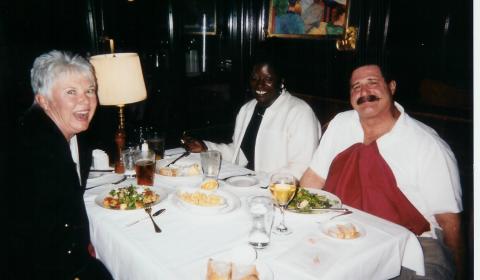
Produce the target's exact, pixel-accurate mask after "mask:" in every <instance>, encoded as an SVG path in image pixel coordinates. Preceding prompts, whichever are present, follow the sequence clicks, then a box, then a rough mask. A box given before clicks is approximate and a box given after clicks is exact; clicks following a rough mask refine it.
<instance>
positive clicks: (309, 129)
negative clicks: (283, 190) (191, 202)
mask: <svg viewBox="0 0 480 280" xmlns="http://www.w3.org/2000/svg"><path fill="white" fill-rule="evenodd" d="M256 104H257V100H256V99H253V100H251V101H249V102H247V103H246V104H245V105H243V106H242V108H241V109H240V112H239V113H238V115H237V119H236V122H235V131H234V133H233V138H232V141H233V142H232V143H230V144H221V143H220V144H217V143H213V142H209V141H205V144H206V145H207V147H208V149H209V150H218V151H220V152H221V153H222V157H223V160H226V161H230V162H232V163H235V164H238V165H241V166H245V165H246V164H247V163H248V161H247V158H246V157H245V155H244V154H243V152H242V151H241V149H240V145H241V144H242V139H243V136H244V134H245V130H246V129H247V126H248V124H249V122H250V119H251V117H252V114H253V110H254V108H255V105H256ZM321 133H322V132H321V126H320V122H319V121H318V119H317V117H316V116H315V113H314V112H313V110H312V109H311V108H310V106H309V105H308V104H307V103H306V102H305V101H303V100H301V99H299V98H297V97H295V96H292V95H291V94H290V93H288V92H287V91H283V92H282V93H281V94H280V96H279V97H278V98H277V99H276V100H275V102H274V103H273V104H272V105H271V106H270V107H268V108H267V110H266V111H265V114H264V116H263V120H262V123H261V124H260V127H259V129H258V133H257V139H256V144H255V171H256V172H265V173H269V174H271V173H273V172H277V171H289V172H291V173H292V174H293V175H295V176H296V177H297V179H300V177H301V176H302V174H303V172H305V170H306V169H307V167H308V165H309V163H310V160H311V158H312V156H313V153H314V152H315V150H316V148H317V146H318V143H319V139H320V136H321Z"/></svg>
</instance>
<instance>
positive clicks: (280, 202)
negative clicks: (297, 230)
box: [269, 172, 297, 235]
mask: <svg viewBox="0 0 480 280" xmlns="http://www.w3.org/2000/svg"><path fill="white" fill-rule="evenodd" d="M269 189H270V192H271V193H272V197H273V200H274V201H275V203H276V205H277V206H278V208H280V212H281V214H282V221H281V222H280V224H279V225H278V226H276V227H275V229H274V230H273V232H274V233H276V234H280V235H287V234H290V233H292V231H291V230H290V229H289V228H287V226H286V225H285V209H287V205H288V203H290V201H291V200H292V199H293V197H294V196H295V193H296V191H297V180H296V178H295V176H293V175H292V174H289V173H284V172H282V173H276V174H273V175H272V177H271V179H270V185H269Z"/></svg>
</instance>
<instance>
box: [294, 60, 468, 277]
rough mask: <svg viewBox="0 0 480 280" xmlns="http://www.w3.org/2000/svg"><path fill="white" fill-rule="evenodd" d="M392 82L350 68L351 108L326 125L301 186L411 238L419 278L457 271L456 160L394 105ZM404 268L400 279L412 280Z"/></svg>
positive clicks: (370, 68) (372, 69) (370, 70)
mask: <svg viewBox="0 0 480 280" xmlns="http://www.w3.org/2000/svg"><path fill="white" fill-rule="evenodd" d="M395 90H396V82H395V81H394V80H388V79H386V78H385V76H384V75H383V74H382V71H381V69H380V67H379V66H377V65H364V66H361V67H358V68H357V69H355V70H354V71H353V73H352V76H351V79H350V103H351V105H352V107H353V109H354V110H351V111H347V112H342V113H340V114H338V115H337V116H335V118H334V119H333V120H332V121H330V123H329V125H328V129H327V130H326V131H325V134H324V135H323V137H322V139H321V141H320V145H319V147H318V149H317V151H316V152H315V154H314V157H313V159H312V162H311V163H310V167H309V168H308V169H307V171H306V172H305V174H304V175H303V177H302V179H301V182H300V184H301V185H302V186H304V187H318V188H323V189H324V190H326V191H329V192H332V193H335V194H337V195H338V196H339V197H340V199H342V202H343V203H345V204H346V205H349V206H352V207H355V208H357V209H361V210H363V211H366V212H369V213H371V214H374V215H376V216H379V217H382V218H384V219H387V220H390V221H392V222H394V223H397V224H400V225H402V226H404V227H406V228H407V229H409V230H410V231H412V232H413V233H415V234H416V235H417V237H418V239H419V241H420V244H421V245H422V249H423V253H424V263H425V273H426V275H425V276H426V277H427V278H423V277H420V278H421V279H453V278H454V277H455V273H456V272H455V265H454V262H453V261H455V264H456V266H457V277H459V275H460V274H461V272H462V255H463V240H462V237H461V236H462V235H461V220H460V215H459V213H460V212H461V211H462V200H461V196H462V193H461V186H460V180H459V175H458V167H457V162H456V159H455V156H454V155H453V153H452V151H451V150H450V147H449V146H448V145H447V144H446V143H445V142H444V141H443V140H442V139H441V138H440V137H439V136H438V134H437V133H436V132H435V131H434V130H433V129H432V128H430V127H428V126H426V125H425V124H423V123H421V122H419V121H417V120H415V119H413V118H411V117H410V116H409V115H408V114H407V113H405V111H404V109H403V107H402V106H401V105H400V104H398V103H397V102H395V101H394V100H393V95H394V94H395ZM416 277H417V275H416V273H415V272H414V271H412V270H409V269H407V268H404V267H402V269H401V273H400V276H399V279H417V278H416Z"/></svg>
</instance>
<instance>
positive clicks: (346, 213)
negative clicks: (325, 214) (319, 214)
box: [330, 209, 353, 220]
mask: <svg viewBox="0 0 480 280" xmlns="http://www.w3.org/2000/svg"><path fill="white" fill-rule="evenodd" d="M347 210H348V209H347ZM352 213H353V212H352V211H350V210H348V211H345V212H343V213H341V214H338V215H335V216H333V217H331V218H330V220H333V219H335V218H337V217H340V216H343V215H348V214H352Z"/></svg>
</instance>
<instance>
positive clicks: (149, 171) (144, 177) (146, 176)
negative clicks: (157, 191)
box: [135, 150, 155, 186]
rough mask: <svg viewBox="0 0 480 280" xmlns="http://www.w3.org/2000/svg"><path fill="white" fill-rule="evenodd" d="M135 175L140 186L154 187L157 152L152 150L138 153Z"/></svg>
mask: <svg viewBox="0 0 480 280" xmlns="http://www.w3.org/2000/svg"><path fill="white" fill-rule="evenodd" d="M135 173H136V175H137V184H138V185H140V186H153V180H154V178H155V152H153V151H150V150H146V151H145V150H142V151H137V152H136V156H135Z"/></svg>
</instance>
